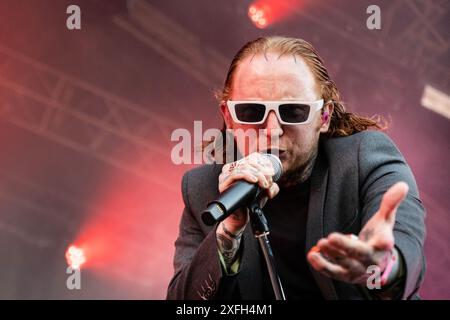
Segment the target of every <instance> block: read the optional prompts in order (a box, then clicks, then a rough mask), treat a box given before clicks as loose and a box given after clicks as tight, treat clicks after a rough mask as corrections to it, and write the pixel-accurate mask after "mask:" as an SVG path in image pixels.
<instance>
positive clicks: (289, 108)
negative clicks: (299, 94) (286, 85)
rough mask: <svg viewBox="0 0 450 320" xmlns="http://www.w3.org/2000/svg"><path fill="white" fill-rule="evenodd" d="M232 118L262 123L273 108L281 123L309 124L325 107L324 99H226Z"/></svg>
mask: <svg viewBox="0 0 450 320" xmlns="http://www.w3.org/2000/svg"><path fill="white" fill-rule="evenodd" d="M226 104H227V106H228V110H229V111H230V114H231V118H232V119H233V121H234V122H236V123H241V124H262V123H264V122H265V121H266V119H267V115H268V114H269V112H270V111H271V110H273V111H275V114H276V115H277V117H278V121H279V122H280V124H285V125H286V124H287V125H296V124H307V123H310V122H311V120H312V119H313V115H314V113H315V112H317V111H319V110H320V109H321V108H322V107H323V99H320V100H317V101H313V102H306V101H292V100H286V101H231V100H228V101H226Z"/></svg>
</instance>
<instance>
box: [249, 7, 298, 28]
mask: <svg viewBox="0 0 450 320" xmlns="http://www.w3.org/2000/svg"><path fill="white" fill-rule="evenodd" d="M300 5H301V1H300V0H256V1H254V2H253V3H252V4H250V6H249V7H248V12H247V13H248V17H249V18H250V20H251V21H252V23H253V24H254V25H255V26H256V27H257V28H259V29H264V28H267V27H268V26H270V25H272V24H274V23H275V22H279V21H281V20H283V19H285V18H287V17H288V16H289V15H291V14H292V13H293V12H295V9H298V8H299V7H300Z"/></svg>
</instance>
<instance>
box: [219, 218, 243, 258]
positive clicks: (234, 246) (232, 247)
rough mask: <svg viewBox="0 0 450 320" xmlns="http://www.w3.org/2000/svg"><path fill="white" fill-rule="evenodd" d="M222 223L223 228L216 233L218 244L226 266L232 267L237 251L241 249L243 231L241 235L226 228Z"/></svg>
mask: <svg viewBox="0 0 450 320" xmlns="http://www.w3.org/2000/svg"><path fill="white" fill-rule="evenodd" d="M221 225H222V228H219V229H218V232H217V234H216V238H217V245H218V248H219V250H220V253H221V254H222V256H223V259H224V262H225V264H226V266H227V267H230V266H231V265H232V264H233V262H234V260H235V258H236V254H237V252H238V251H239V246H240V243H241V237H242V233H243V232H241V233H240V234H239V235H234V234H233V233H231V232H230V231H229V230H227V229H226V228H225V226H224V224H223V223H221ZM220 229H221V230H220Z"/></svg>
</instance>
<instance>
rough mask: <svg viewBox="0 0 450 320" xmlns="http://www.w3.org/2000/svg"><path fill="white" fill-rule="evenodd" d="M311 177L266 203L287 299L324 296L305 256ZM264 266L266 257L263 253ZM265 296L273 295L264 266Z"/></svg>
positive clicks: (274, 250)
mask: <svg viewBox="0 0 450 320" xmlns="http://www.w3.org/2000/svg"><path fill="white" fill-rule="evenodd" d="M309 190H310V185H309V180H307V181H305V182H304V183H301V184H298V185H296V186H293V187H289V188H283V189H281V190H280V192H279V194H278V195H277V196H276V197H275V198H274V199H272V200H269V201H268V202H267V204H266V205H265V206H264V208H263V211H264V213H265V216H266V218H267V221H268V224H269V229H270V234H269V241H270V244H271V246H272V251H273V253H274V257H275V263H276V267H277V270H278V274H279V277H280V280H281V284H282V286H283V289H284V293H285V296H286V299H288V300H301V299H323V297H322V294H321V292H320V290H319V287H318V286H317V284H316V282H315V280H314V278H313V276H312V273H311V271H310V269H309V266H308V265H309V264H308V262H307V260H306V252H305V243H306V221H307V215H308V201H309ZM261 263H263V265H264V266H265V261H264V258H263V257H262V261H261ZM264 270H265V271H266V272H265V277H266V278H265V280H266V281H264V284H263V287H264V298H266V299H274V294H273V289H272V287H271V283H270V278H269V275H268V273H267V270H266V268H265V267H264Z"/></svg>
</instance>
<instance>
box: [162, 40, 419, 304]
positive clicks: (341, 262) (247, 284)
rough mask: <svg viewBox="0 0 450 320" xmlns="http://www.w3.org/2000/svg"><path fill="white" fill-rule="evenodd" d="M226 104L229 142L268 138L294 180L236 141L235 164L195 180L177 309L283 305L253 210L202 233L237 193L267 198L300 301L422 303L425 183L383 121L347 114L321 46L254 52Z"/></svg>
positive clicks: (233, 74) (246, 50)
mask: <svg viewBox="0 0 450 320" xmlns="http://www.w3.org/2000/svg"><path fill="white" fill-rule="evenodd" d="M219 103H220V111H221V113H222V116H223V119H224V130H223V134H224V135H226V134H227V132H228V131H227V130H225V129H234V130H236V129H242V130H241V131H244V132H245V131H246V130H250V129H252V130H259V132H262V133H263V134H264V135H265V137H264V138H267V139H268V141H269V145H268V148H267V150H265V151H266V152H267V153H276V154H278V155H279V159H280V160H281V163H282V167H283V173H282V176H281V178H280V179H279V180H278V181H276V182H274V179H273V176H274V174H275V168H274V166H273V162H271V161H270V160H269V158H268V157H267V156H265V155H263V154H261V153H260V152H261V150H258V149H257V147H256V146H255V144H249V143H247V142H246V141H245V139H242V137H240V136H239V135H237V134H236V135H235V136H233V137H232V139H234V140H235V142H236V147H237V149H238V150H237V151H238V153H239V154H238V155H237V156H236V157H235V159H234V160H235V161H232V162H228V163H226V164H224V165H222V164H218V163H215V164H212V165H204V166H201V167H199V168H196V169H193V170H191V171H189V172H187V173H186V174H185V175H184V177H183V180H182V195H183V200H184V204H185V209H184V211H183V215H182V218H181V223H180V231H179V236H178V239H177V240H176V242H175V247H176V250H175V257H174V268H175V274H174V276H173V278H172V280H171V282H170V284H169V288H168V293H167V298H168V299H274V294H273V291H272V288H271V283H270V280H269V276H268V271H267V269H266V266H265V264H264V261H263V259H262V253H261V251H260V248H259V246H258V242H257V240H256V239H255V237H254V235H253V232H252V230H251V229H252V228H251V224H250V223H249V212H248V209H247V208H246V207H245V206H243V207H241V208H239V209H237V210H236V211H235V212H233V213H232V214H230V215H228V216H227V217H226V218H224V219H223V220H220V221H219V222H217V223H215V224H214V225H213V226H208V225H206V224H205V223H204V222H203V221H202V217H201V215H202V212H203V211H204V210H205V208H206V206H207V204H208V203H210V202H211V201H212V200H214V199H218V198H219V197H220V194H221V193H223V192H224V191H225V190H227V189H228V188H232V187H233V183H235V182H237V181H247V182H249V183H252V184H255V185H257V186H258V187H259V190H261V192H262V194H263V195H264V196H263V197H261V198H260V205H261V206H263V211H264V213H265V216H266V218H267V221H268V226H269V228H270V235H269V237H270V242H271V245H272V249H273V253H274V257H275V262H276V266H277V269H278V273H279V278H280V280H281V283H282V285H283V288H284V293H285V296H286V298H287V299H288V300H298V299H417V298H418V295H417V291H418V289H419V287H420V285H421V282H422V280H423V277H424V272H425V257H424V253H423V244H424V238H425V226H424V216H425V209H424V207H423V206H422V202H421V200H420V199H419V194H418V190H417V186H416V183H415V179H414V176H413V174H412V172H411V170H410V168H409V166H408V165H407V163H406V161H405V159H404V158H403V156H402V155H401V153H400V152H399V150H398V149H397V148H396V146H395V145H394V143H393V142H392V141H391V140H390V139H389V138H388V137H387V136H386V135H385V134H384V133H382V132H381V131H380V129H382V125H381V124H380V122H379V121H376V120H373V119H369V118H364V117H361V116H358V115H356V114H353V113H350V112H347V111H346V109H345V107H344V105H343V103H342V101H341V98H340V93H339V91H338V89H337V86H336V84H335V83H334V81H333V80H331V79H330V76H329V74H328V71H327V69H326V68H325V66H324V63H323V61H322V59H321V58H320V57H319V55H318V54H317V52H316V50H315V49H314V48H313V47H312V45H311V44H309V43H308V42H306V41H304V40H301V39H295V38H284V37H266V38H259V39H256V40H254V41H252V42H249V43H247V44H246V45H245V46H244V47H243V48H241V50H240V51H239V52H238V53H237V54H236V56H235V57H234V59H233V61H232V62H231V65H230V68H229V71H228V75H227V77H226V81H225V85H224V88H223V90H222V91H221V92H220V94H219ZM260 129H263V130H262V131H261V130H260ZM232 132H237V131H232ZM275 138H276V139H275ZM270 141H272V142H270ZM274 141H276V143H275V142H274ZM223 152H224V153H225V152H233V150H227V148H226V147H225V148H224V149H223Z"/></svg>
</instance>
